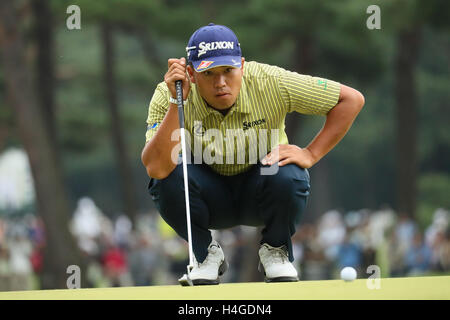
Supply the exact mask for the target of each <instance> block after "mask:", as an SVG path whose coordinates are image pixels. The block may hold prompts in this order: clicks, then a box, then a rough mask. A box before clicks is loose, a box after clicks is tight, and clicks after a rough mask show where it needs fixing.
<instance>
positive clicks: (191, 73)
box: [186, 65, 195, 83]
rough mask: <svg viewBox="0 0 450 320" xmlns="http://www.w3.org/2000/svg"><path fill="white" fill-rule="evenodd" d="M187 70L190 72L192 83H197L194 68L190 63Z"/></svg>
mask: <svg viewBox="0 0 450 320" xmlns="http://www.w3.org/2000/svg"><path fill="white" fill-rule="evenodd" d="M186 70H187V72H188V75H189V79H190V80H191V82H192V83H195V77H194V72H195V71H194V69H193V68H192V67H191V66H190V65H188V66H187V67H186Z"/></svg>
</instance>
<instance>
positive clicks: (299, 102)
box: [142, 24, 364, 285]
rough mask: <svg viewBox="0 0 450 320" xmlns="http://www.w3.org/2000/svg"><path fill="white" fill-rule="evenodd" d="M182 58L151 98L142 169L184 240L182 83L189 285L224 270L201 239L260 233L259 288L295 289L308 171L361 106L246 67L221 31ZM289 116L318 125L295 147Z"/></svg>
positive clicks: (326, 85)
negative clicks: (246, 229) (296, 242)
mask: <svg viewBox="0 0 450 320" xmlns="http://www.w3.org/2000/svg"><path fill="white" fill-rule="evenodd" d="M186 51H187V60H186V59H185V58H181V59H169V60H168V71H167V73H166V74H165V76H164V82H161V83H160V84H159V85H158V86H157V87H156V89H155V92H154V94H153V97H152V99H151V102H150V106H149V111H148V118H147V124H148V127H147V133H146V145H145V147H144V149H143V151H142V162H143V164H144V166H145V167H146V169H147V173H148V175H149V176H150V178H151V179H150V183H149V193H150V195H151V196H152V199H153V201H154V202H155V204H156V207H157V208H158V210H159V212H160V214H161V216H162V217H163V219H164V220H165V221H166V222H167V223H168V224H169V225H170V226H171V227H172V228H173V229H174V230H175V231H176V232H177V234H178V235H179V236H181V237H183V238H184V239H185V240H187V239H188V236H187V225H186V223H187V222H186V215H185V214H186V211H185V210H186V207H185V197H184V184H183V169H182V165H181V164H180V161H179V160H178V154H179V150H180V145H179V144H180V143H179V121H178V110H177V101H176V89H175V81H177V80H181V81H182V84H183V85H182V88H183V99H184V100H185V102H184V115H185V122H184V123H185V128H186V141H187V142H188V145H189V154H190V159H189V161H188V165H187V168H188V186H189V201H190V212H191V230H192V248H193V252H194V255H195V259H194V262H195V263H194V267H193V269H192V271H191V273H190V278H191V280H192V282H193V283H194V284H197V285H198V284H217V283H219V276H220V275H221V274H222V273H223V272H225V270H226V267H227V263H226V259H225V257H224V253H223V251H222V248H221V247H220V245H219V244H218V243H217V241H215V240H214V239H212V236H211V231H210V230H211V229H215V230H220V229H225V228H231V227H234V226H237V225H248V226H262V227H263V229H262V234H261V242H260V243H261V246H260V249H259V258H260V264H259V270H260V271H261V272H264V275H265V280H266V281H267V282H273V281H297V280H298V273H297V270H296V268H295V267H294V266H293V265H292V261H293V260H294V257H293V254H292V243H291V237H292V236H293V234H294V233H295V229H296V221H298V218H299V216H300V215H301V214H302V212H303V211H304V209H305V205H306V201H307V198H308V195H309V190H310V178H309V174H308V170H307V169H308V168H310V167H312V166H313V165H314V164H315V163H317V162H318V161H319V160H320V159H321V158H322V157H323V156H325V155H326V154H327V153H328V152H329V151H330V150H331V149H332V148H333V147H334V146H336V144H337V143H338V142H339V141H340V140H341V139H342V138H343V137H344V135H345V134H346V132H347V131H348V130H349V128H350V127H351V125H352V123H353V121H354V119H355V118H356V116H357V115H358V113H359V111H360V110H361V108H362V107H363V105H364V97H363V96H362V95H361V93H359V92H358V91H357V90H355V89H352V88H350V87H348V86H345V85H342V84H339V83H337V82H334V81H332V80H327V79H323V78H318V77H312V76H308V75H301V74H298V73H295V72H290V71H287V70H284V69H282V68H280V67H277V66H271V65H267V64H262V63H258V62H254V61H251V62H246V61H245V59H244V57H242V52H241V46H240V44H239V41H238V39H237V37H236V35H235V34H234V33H233V31H231V30H230V29H229V28H227V27H225V26H221V25H214V24H209V25H207V26H204V27H201V28H200V29H198V30H196V31H195V32H194V33H193V34H192V36H191V38H190V39H189V42H188V45H187V48H186ZM293 111H295V112H298V113H302V114H309V115H324V116H326V121H325V124H324V126H323V127H322V129H321V130H320V131H319V132H318V134H317V135H316V136H315V138H314V139H313V140H312V141H311V142H310V143H309V145H307V146H306V147H304V148H302V147H299V146H296V145H292V144H289V143H288V138H287V136H286V133H285V131H284V122H285V116H286V114H287V113H288V112H293ZM177 132H178V135H177V134H176V133H177ZM255 268H256V266H255Z"/></svg>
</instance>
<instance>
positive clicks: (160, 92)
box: [145, 82, 169, 142]
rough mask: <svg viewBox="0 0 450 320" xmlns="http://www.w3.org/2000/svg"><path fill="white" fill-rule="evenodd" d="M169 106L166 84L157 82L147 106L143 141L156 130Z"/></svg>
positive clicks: (148, 138)
mask: <svg viewBox="0 0 450 320" xmlns="http://www.w3.org/2000/svg"><path fill="white" fill-rule="evenodd" d="M168 107H169V91H168V88H167V85H166V84H165V83H164V82H162V83H160V84H158V86H157V87H156V89H155V92H154V94H153V97H152V99H151V100H150V104H149V107H148V117H147V132H146V133H145V142H148V141H150V139H151V138H153V136H154V135H155V133H156V132H157V131H158V129H159V126H160V125H161V122H162V121H163V120H164V117H165V115H166V113H167V110H168Z"/></svg>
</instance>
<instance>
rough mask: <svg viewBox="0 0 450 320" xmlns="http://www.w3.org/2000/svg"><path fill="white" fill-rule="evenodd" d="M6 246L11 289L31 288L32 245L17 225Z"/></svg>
mask: <svg viewBox="0 0 450 320" xmlns="http://www.w3.org/2000/svg"><path fill="white" fill-rule="evenodd" d="M8 248H9V265H10V277H11V278H10V288H11V290H14V291H17V290H31V289H32V273H33V268H32V265H31V259H30V257H31V253H32V245H31V242H30V240H28V238H27V237H26V233H25V230H24V229H23V228H21V227H17V228H16V230H14V235H13V236H12V237H11V239H10V241H9V243H8Z"/></svg>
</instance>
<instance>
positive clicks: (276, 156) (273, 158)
mask: <svg viewBox="0 0 450 320" xmlns="http://www.w3.org/2000/svg"><path fill="white" fill-rule="evenodd" d="M288 157H289V153H288V152H286V151H285V150H280V149H278V150H275V151H272V152H270V153H269V154H267V156H266V157H265V158H264V159H263V160H261V163H262V164H263V165H266V164H268V165H272V164H274V163H276V162H279V161H281V160H284V159H286V158H288Z"/></svg>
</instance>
